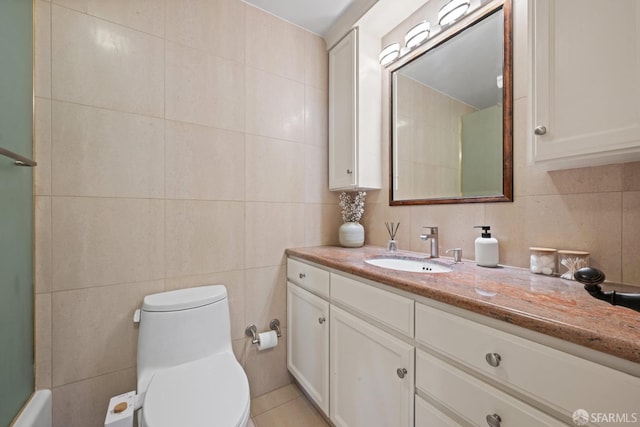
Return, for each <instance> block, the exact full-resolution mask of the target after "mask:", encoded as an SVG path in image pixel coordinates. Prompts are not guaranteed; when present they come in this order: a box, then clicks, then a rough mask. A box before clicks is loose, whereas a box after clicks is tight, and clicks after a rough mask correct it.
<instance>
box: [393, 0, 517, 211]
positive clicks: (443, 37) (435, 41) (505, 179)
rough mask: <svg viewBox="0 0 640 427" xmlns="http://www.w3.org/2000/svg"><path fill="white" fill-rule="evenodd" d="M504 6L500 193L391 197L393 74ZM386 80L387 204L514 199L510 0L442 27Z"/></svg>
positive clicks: (481, 9) (398, 64) (510, 200)
mask: <svg viewBox="0 0 640 427" xmlns="http://www.w3.org/2000/svg"><path fill="white" fill-rule="evenodd" d="M500 9H503V16H504V30H503V31H504V46H503V47H504V65H503V67H504V68H503V73H502V75H503V91H502V102H503V112H502V195H495V196H467V197H438V198H428V199H408V200H394V199H393V187H394V182H393V177H394V168H393V164H394V160H395V159H394V156H393V152H394V138H393V135H394V127H393V126H394V123H393V117H394V102H393V100H394V97H395V96H394V89H393V80H394V79H393V73H394V72H396V71H398V70H399V69H400V68H402V67H403V66H404V65H406V64H408V63H410V62H411V61H413V60H414V59H416V58H418V57H419V56H421V55H423V54H425V53H426V52H428V51H429V50H431V49H433V48H435V47H437V46H440V45H442V44H443V43H445V42H446V41H447V40H449V39H451V38H453V37H455V36H456V35H457V34H459V33H461V32H462V31H464V30H465V29H466V28H468V27H470V26H472V25H473V24H475V23H477V22H480V21H482V20H483V19H484V18H486V17H488V16H489V15H492V14H493V13H495V12H497V11H499V10H500ZM387 72H388V75H387V78H388V80H389V106H390V108H389V115H390V117H389V122H390V126H389V161H390V163H389V206H401V205H440V204H453V203H486V202H513V16H512V8H511V0H503V1H494V2H491V3H489V4H486V5H484V6H481V7H480V8H478V9H477V10H475V11H472V12H471V13H470V14H468V15H467V16H465V17H464V18H462V19H460V20H459V21H457V22H455V23H454V24H452V25H451V26H450V27H448V28H446V29H444V30H443V31H441V32H440V33H438V34H436V35H435V36H433V38H430V39H429V40H427V41H426V42H425V43H424V44H423V45H421V46H419V47H418V48H416V49H414V50H413V51H411V52H409V53H408V54H406V55H405V56H404V57H402V58H401V59H400V60H399V61H397V62H396V63H394V64H392V65H391V66H390V67H389V68H388V71H387Z"/></svg>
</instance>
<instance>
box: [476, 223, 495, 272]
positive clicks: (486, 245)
mask: <svg viewBox="0 0 640 427" xmlns="http://www.w3.org/2000/svg"><path fill="white" fill-rule="evenodd" d="M473 228H482V235H481V236H480V237H478V238H477V239H476V263H477V264H478V265H479V266H482V267H497V266H498V240H497V239H496V238H494V237H491V233H489V230H490V229H491V227H489V226H488V225H476V226H475V227H473Z"/></svg>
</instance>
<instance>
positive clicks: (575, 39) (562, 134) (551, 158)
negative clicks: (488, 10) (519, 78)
mask: <svg viewBox="0 0 640 427" xmlns="http://www.w3.org/2000/svg"><path fill="white" fill-rule="evenodd" d="M528 3H529V50H530V53H529V58H530V73H531V75H530V80H531V81H530V85H529V97H528V98H529V123H528V129H527V133H528V139H529V162H530V163H532V164H534V165H537V166H541V167H543V168H546V169H549V170H554V169H568V168H574V167H583V166H595V165H603V164H610V163H623V162H631V161H637V160H640V103H639V102H638V99H639V97H640V5H639V4H638V2H637V1H636V0H619V1H616V2H615V5H614V4H613V3H612V2H610V1H606V0H594V1H590V2H589V4H588V7H586V6H585V3H584V1H582V0H536V1H529V2H528Z"/></svg>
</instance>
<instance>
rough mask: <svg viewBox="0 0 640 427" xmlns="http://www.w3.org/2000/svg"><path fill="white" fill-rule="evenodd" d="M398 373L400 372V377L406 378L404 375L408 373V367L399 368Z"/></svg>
mask: <svg viewBox="0 0 640 427" xmlns="http://www.w3.org/2000/svg"><path fill="white" fill-rule="evenodd" d="M396 373H397V374H398V376H399V377H400V378H404V376H405V375H407V370H406V368H398V370H397V371H396Z"/></svg>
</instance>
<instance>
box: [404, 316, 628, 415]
mask: <svg viewBox="0 0 640 427" xmlns="http://www.w3.org/2000/svg"><path fill="white" fill-rule="evenodd" d="M416 341H417V342H418V343H420V344H422V345H425V346H428V347H430V348H432V349H434V350H436V351H438V352H440V353H442V354H444V355H446V356H448V357H450V358H452V359H454V360H456V361H458V362H460V363H462V364H464V365H466V366H468V367H470V368H472V369H474V370H475V371H478V372H480V373H482V374H483V375H485V376H487V377H490V378H492V379H494V380H496V381H499V382H501V383H503V384H506V385H508V386H509V387H511V388H514V389H516V390H518V391H520V392H521V393H523V394H524V395H526V396H530V397H532V398H534V399H536V400H538V401H540V402H542V403H544V404H545V405H546V406H549V407H551V408H554V409H555V410H557V411H559V412H560V413H563V414H564V415H566V416H567V417H569V419H570V418H571V416H572V414H573V412H574V411H575V410H576V409H585V410H587V411H589V412H602V413H612V412H614V413H622V414H624V413H626V414H630V413H636V412H638V409H639V403H638V402H639V400H638V396H640V378H637V377H633V376H631V375H628V374H625V373H623V372H620V371H617V370H614V369H611V368H608V367H606V366H602V365H599V364H596V363H593V362H590V361H588V360H585V359H582V358H579V357H576V356H573V355H570V354H567V353H564V352H561V351H558V350H556V349H553V348H551V347H547V346H544V345H541V344H538V343H535V342H532V341H529V340H527V339H524V338H521V337H518V336H515V335H512V334H508V333H506V332H503V331H499V330H497V329H494V328H491V327H488V326H485V325H481V324H479V323H476V322H473V321H471V320H468V319H465V318H462V317H458V316H455V315H452V314H450V313H446V312H444V311H441V310H438V309H435V308H432V307H429V306H426V305H423V304H416ZM492 364H493V365H495V366H492Z"/></svg>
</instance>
